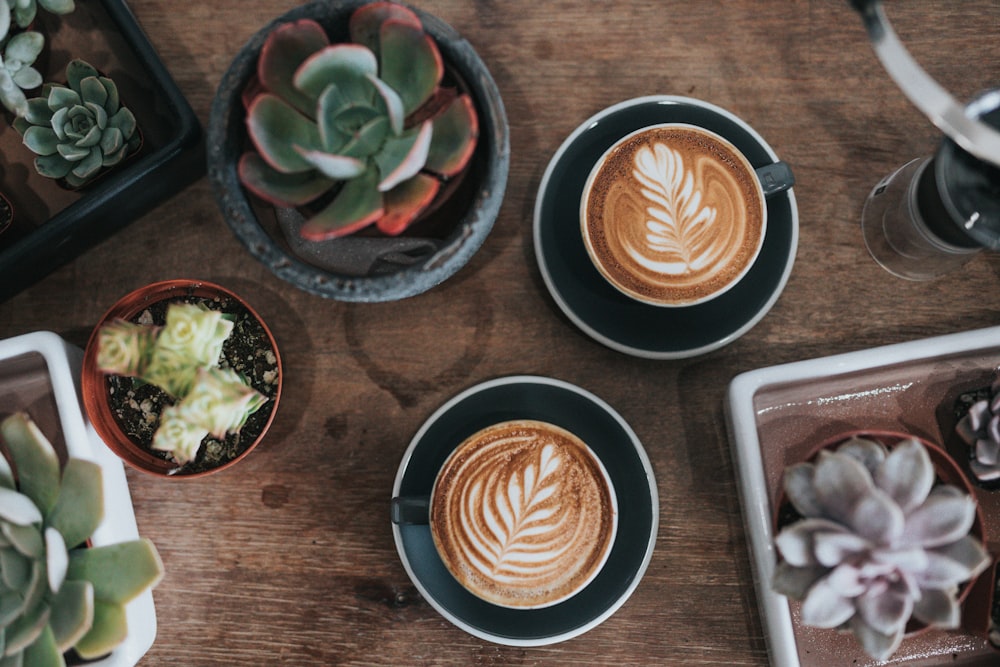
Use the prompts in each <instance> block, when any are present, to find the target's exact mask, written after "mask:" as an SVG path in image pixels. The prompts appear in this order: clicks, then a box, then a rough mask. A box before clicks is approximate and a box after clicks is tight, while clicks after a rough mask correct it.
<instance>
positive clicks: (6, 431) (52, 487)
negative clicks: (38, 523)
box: [0, 412, 59, 514]
mask: <svg viewBox="0 0 1000 667" xmlns="http://www.w3.org/2000/svg"><path fill="white" fill-rule="evenodd" d="M0 436H2V437H3V440H4V442H5V443H6V444H7V449H8V451H9V452H10V456H11V458H12V459H13V462H14V468H15V470H16V471H17V478H18V487H19V488H20V490H21V492H22V493H23V494H24V495H26V496H28V497H29V498H31V499H32V500H34V501H35V505H37V506H38V509H39V510H41V512H42V513H43V514H47V513H48V512H49V510H51V509H52V506H53V505H54V504H55V501H56V495H57V494H58V493H59V459H58V458H57V457H56V452H55V450H54V449H53V448H52V445H51V444H50V443H49V441H48V439H47V438H46V437H45V435H44V434H43V433H42V432H41V430H40V429H39V428H38V426H36V425H35V422H33V421H32V420H31V418H30V417H28V415H27V414H25V413H23V412H16V413H14V414H12V415H10V416H9V417H7V418H6V419H4V420H3V422H2V423H0Z"/></svg>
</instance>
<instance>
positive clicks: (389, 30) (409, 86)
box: [379, 19, 444, 115]
mask: <svg viewBox="0 0 1000 667" xmlns="http://www.w3.org/2000/svg"><path fill="white" fill-rule="evenodd" d="M380 56H381V57H380V60H379V62H380V64H381V72H380V75H379V78H380V79H382V81H384V82H385V83H386V84H387V85H388V86H389V87H390V88H392V89H393V90H395V91H396V92H397V93H399V97H400V98H401V99H402V100H403V108H404V109H405V110H406V113H407V115H409V114H411V113H413V112H414V111H415V110H417V109H418V108H420V106H421V105H422V104H423V103H424V102H426V101H427V100H428V99H429V98H430V97H431V95H433V93H434V90H435V89H436V88H437V87H438V85H439V84H440V83H441V77H442V76H443V75H444V62H443V61H442V60H441V54H440V53H439V52H438V49H437V45H436V44H435V43H434V40H433V39H432V38H431V36H430V35H428V34H426V33H425V32H424V31H423V28H418V27H414V26H413V25H411V24H410V23H408V22H401V21H398V20H394V19H393V20H388V21H385V22H384V23H383V24H382V30H381V33H380Z"/></svg>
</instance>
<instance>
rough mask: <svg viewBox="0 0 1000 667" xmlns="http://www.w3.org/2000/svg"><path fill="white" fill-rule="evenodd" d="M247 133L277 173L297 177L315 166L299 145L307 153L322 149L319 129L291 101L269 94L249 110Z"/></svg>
mask: <svg viewBox="0 0 1000 667" xmlns="http://www.w3.org/2000/svg"><path fill="white" fill-rule="evenodd" d="M247 130H248V131H249V133H250V139H251V140H252V141H253V143H254V146H256V148H257V151H258V152H259V153H260V155H261V157H263V158H264V160H266V161H267V163H268V164H269V165H271V167H272V168H274V169H276V170H277V171H280V172H283V173H286V174H294V173H296V172H300V171H309V170H311V169H313V165H312V164H310V163H309V161H308V160H306V159H305V158H303V157H302V155H301V154H300V153H299V151H297V150H296V148H295V147H296V146H297V147H299V148H304V149H307V150H314V149H319V148H320V147H321V146H322V143H321V142H320V136H319V128H318V127H317V126H316V124H315V123H314V122H312V121H311V120H309V119H308V118H306V117H305V116H303V115H302V114H301V113H299V112H298V111H296V110H295V109H294V108H293V107H292V106H290V105H289V104H288V103H287V102H285V101H284V100H282V99H279V98H278V97H276V96H274V95H271V94H268V93H265V94H264V95H261V96H259V97H258V98H257V99H255V100H254V101H253V103H252V104H251V105H250V109H249V110H248V111H247Z"/></svg>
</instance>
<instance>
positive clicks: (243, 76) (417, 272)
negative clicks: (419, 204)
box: [206, 0, 510, 302]
mask: <svg viewBox="0 0 1000 667" xmlns="http://www.w3.org/2000/svg"><path fill="white" fill-rule="evenodd" d="M364 4H367V0H341V1H335V0H334V1H331V0H326V1H323V0H319V1H316V2H311V3H309V4H306V5H303V6H301V7H298V8H296V9H293V10H291V11H289V12H287V13H285V14H283V15H282V16H280V17H278V18H277V19H275V20H274V21H272V22H270V23H269V24H268V25H267V26H265V27H264V28H263V29H261V30H260V31H259V32H258V33H257V34H256V35H254V36H253V37H252V38H251V39H250V41H249V42H248V43H247V44H246V45H245V46H244V47H243V48H242V49H241V50H240V52H239V53H238V54H237V56H236V58H235V59H234V60H233V62H232V64H231V65H230V67H229V69H228V70H227V71H226V73H225V74H224V76H223V78H222V81H221V83H220V85H219V88H218V91H217V93H216V96H215V99H214V100H213V102H212V108H211V112H210V115H209V126H208V132H207V141H206V144H207V153H208V156H207V160H208V175H209V180H210V182H211V184H212V188H213V191H214V193H215V197H216V200H217V201H218V204H219V206H220V208H221V209H222V213H223V215H224V217H225V220H226V222H227V224H228V225H229V226H230V228H231V229H232V231H233V233H234V234H235V235H236V237H237V238H239V239H240V241H241V242H242V243H243V244H244V245H245V246H246V248H247V249H248V250H249V251H250V253H251V254H252V255H253V256H254V257H256V258H257V259H258V260H260V261H261V262H263V263H264V264H265V265H266V266H267V267H268V268H269V269H270V270H271V271H272V272H274V273H275V275H277V276H278V277H280V278H282V279H283V280H286V281H288V282H290V283H292V284H293V285H295V286H296V287H298V288H300V289H302V290H305V291H307V292H310V293H313V294H317V295H320V296H323V297H326V298H330V299H337V300H340V301H357V302H381V301H393V300H396V299H402V298H405V297H409V296H414V295H416V294H420V293H422V292H425V291H427V290H429V289H431V288H432V287H434V286H435V285H438V284H439V283H441V282H442V281H444V280H445V279H447V278H448V277H450V276H451V275H453V274H454V273H455V272H456V271H458V270H459V269H460V268H461V267H462V266H463V265H464V264H465V263H466V262H468V261H469V259H470V258H471V257H472V255H473V254H474V253H475V252H476V251H477V250H478V249H479V247H480V246H481V245H482V244H483V241H485V239H486V236H487V235H488V234H489V232H490V229H491V228H492V227H493V223H494V221H495V220H496V217H497V214H498V212H499V210H500V204H501V202H502V200H503V195H504V191H505V189H506V185H507V172H508V169H509V166H510V137H509V129H508V125H507V116H506V113H505V111H504V107H503V102H502V100H501V99H500V93H499V91H498V90H497V87H496V83H495V82H494V81H493V77H492V76H491V75H490V73H489V71H488V70H487V69H486V66H485V65H484V64H483V62H482V60H480V58H479V56H478V55H477V54H476V52H475V50H474V49H473V48H472V46H470V45H469V43H468V42H466V41H465V40H464V39H462V37H460V36H459V35H458V33H457V32H455V30H454V29H452V28H451V27H450V26H448V25H447V24H445V23H444V22H442V21H441V20H440V19H438V18H436V17H434V16H432V15H430V14H427V13H426V12H423V11H421V10H419V9H416V8H414V7H410V9H411V10H413V11H414V12H415V13H416V14H417V15H418V16H419V17H420V20H421V22H422V23H423V25H424V29H425V30H426V31H427V33H428V34H430V35H431V36H432V37H433V38H434V40H435V41H436V42H437V45H438V48H439V50H440V51H441V55H442V58H443V59H444V63H445V70H446V74H445V76H446V78H447V77H449V76H450V77H451V78H452V79H454V80H455V81H456V82H457V83H458V85H459V87H460V88H465V89H466V90H467V92H468V93H469V94H470V96H471V97H472V99H473V102H474V103H475V107H476V111H477V114H478V116H479V142H478V145H477V146H476V150H475V153H474V155H473V158H472V161H471V163H470V165H469V167H468V168H467V172H466V173H465V176H464V178H463V179H462V181H461V183H460V184H459V185H458V186H457V188H456V189H455V190H454V192H453V193H452V195H451V196H450V197H449V199H448V200H447V201H446V202H445V203H444V204H442V205H441V206H440V207H439V208H438V209H437V210H436V211H434V212H433V213H432V214H430V215H429V216H428V218H427V219H426V220H424V221H421V222H418V223H417V224H416V225H414V227H413V228H412V229H411V230H407V232H405V233H404V234H403V235H402V236H400V237H395V238H391V239H388V238H377V237H372V236H353V237H346V238H342V239H335V240H333V241H323V242H320V243H315V242H301V241H299V240H298V239H297V238H296V236H295V234H294V233H293V234H289V235H287V237H286V234H285V233H283V231H282V230H283V229H289V228H292V227H294V226H295V224H296V220H295V212H294V211H291V210H290V209H275V208H274V207H272V206H270V205H268V204H266V203H264V202H262V201H259V200H257V199H256V198H255V197H253V196H252V195H251V194H250V193H248V192H247V191H246V190H245V189H244V188H243V186H242V184H241V183H240V180H239V177H238V175H237V162H238V160H239V157H240V155H241V154H242V153H243V152H244V150H246V147H247V146H248V139H247V133H246V124H245V109H244V107H243V103H242V100H241V95H242V93H243V91H244V89H245V87H246V84H247V82H248V81H249V80H250V78H251V77H252V75H253V74H254V72H255V70H256V66H257V58H258V55H259V53H260V49H261V46H262V44H263V43H264V40H265V39H266V38H267V35H268V34H269V33H270V32H271V31H272V30H273V29H274V28H275V27H277V26H278V25H280V24H283V23H287V22H290V21H295V20H299V19H307V18H308V19H313V20H316V21H317V22H318V23H320V24H321V25H322V26H323V27H324V28H325V29H326V31H327V33H328V35H329V37H330V41H331V42H332V43H337V42H344V41H348V34H347V26H348V19H349V17H350V15H351V14H352V13H353V11H354V10H355V9H356V8H358V7H359V6H361V5H364ZM330 257H332V258H333V259H332V261H328V260H329V258H330Z"/></svg>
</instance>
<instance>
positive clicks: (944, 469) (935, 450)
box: [772, 431, 992, 637]
mask: <svg viewBox="0 0 1000 667" xmlns="http://www.w3.org/2000/svg"><path fill="white" fill-rule="evenodd" d="M852 437H861V438H868V439H870V440H875V441H876V442H880V443H882V444H883V445H885V446H886V447H887V448H889V449H892V448H893V447H894V446H896V445H897V444H898V443H900V442H902V441H903V440H908V439H911V438H913V439H915V440H917V441H918V442H920V444H922V445H923V446H924V448H925V449H926V450H927V453H928V454H929V455H930V459H931V463H932V464H933V465H934V471H935V473H936V475H937V483H938V484H951V485H952V486H956V487H958V488H959V489H961V490H962V491H963V492H965V493H966V494H967V495H969V496H971V497H972V498H973V499H975V497H976V496H975V492H974V489H973V486H972V483H971V482H970V481H969V478H968V477H966V475H965V473H964V472H963V471H962V468H961V466H960V465H959V464H958V462H956V461H955V459H954V458H952V456H951V455H950V454H948V452H947V451H945V449H944V448H943V447H941V446H940V445H938V444H936V443H934V442H931V441H930V440H927V439H925V438H921V437H920V436H916V435H913V434H910V433H901V432H896V431H850V432H846V433H841V434H839V435H837V436H835V437H832V438H830V439H828V440H825V441H823V442H822V443H820V444H819V445H817V447H816V448H815V449H814V450H813V451H812V452H811V453H810V455H809V456H808V457H806V461H813V460H815V459H816V457H817V456H818V455H819V453H820V452H821V451H823V450H825V449H833V448H835V447H836V446H837V445H839V444H841V443H842V442H844V441H846V440H848V439H850V438H852ZM789 510H791V505H790V503H789V502H788V500H787V497H786V496H785V492H784V491H782V493H781V497H780V498H779V500H778V503H777V505H776V506H775V509H774V516H773V520H772V525H773V526H774V534H775V535H777V534H778V533H779V532H780V530H781V528H783V527H784V526H786V525H788V524H789V523H791V521H789V520H788V516H789ZM791 511H792V512H794V510H791ZM970 532H971V533H972V535H974V536H975V537H976V538H977V539H978V540H979V541H980V543H982V544H983V545H984V546H985V545H986V542H987V541H986V536H985V530H984V528H983V516H982V508H981V507H980V506H979V504H978V503H977V504H976V519H975V521H974V522H973V524H972V530H971V531H970ZM990 572H992V568H987V570H986V571H985V572H984V573H981V574H980V575H979V576H977V577H974V578H973V579H971V580H969V581H967V582H965V583H964V584H962V585H961V590H960V591H959V595H958V602H959V604H960V605H962V606H963V614H962V625H963V626H964V627H967V628H969V629H970V630H971V629H972V628H973V627H978V626H979V625H981V622H980V619H977V618H975V619H974V618H968V619H967V618H966V616H967V614H969V615H972V614H975V615H977V616H978V615H979V614H980V613H981V612H979V610H980V609H981V605H982V601H981V600H980V597H981V595H982V589H983V588H984V587H983V586H982V585H977V583H979V582H981V580H982V578H983V577H984V576H986V574H988V573H990ZM973 593H975V596H974V598H975V600H976V602H975V605H973V604H972V599H971V598H972V594H973ZM987 620H988V618H987ZM929 629H930V627H929V626H926V625H924V624H922V623H920V622H918V621H916V620H914V619H912V618H911V619H910V621H909V623H908V624H907V626H906V634H905V637H912V636H914V635H917V634H920V633H923V632H926V631H927V630H929Z"/></svg>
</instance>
